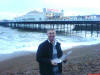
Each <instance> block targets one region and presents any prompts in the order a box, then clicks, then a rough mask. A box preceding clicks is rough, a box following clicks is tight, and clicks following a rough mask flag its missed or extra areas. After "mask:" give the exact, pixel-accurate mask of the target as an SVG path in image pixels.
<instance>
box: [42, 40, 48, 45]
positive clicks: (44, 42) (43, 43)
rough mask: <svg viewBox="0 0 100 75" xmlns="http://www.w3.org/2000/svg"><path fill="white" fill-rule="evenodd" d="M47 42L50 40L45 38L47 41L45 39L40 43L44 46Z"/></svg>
mask: <svg viewBox="0 0 100 75" xmlns="http://www.w3.org/2000/svg"><path fill="white" fill-rule="evenodd" d="M46 44H48V40H45V41H43V42H42V43H40V46H44V45H46Z"/></svg>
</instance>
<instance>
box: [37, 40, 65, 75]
mask: <svg viewBox="0 0 100 75" xmlns="http://www.w3.org/2000/svg"><path fill="white" fill-rule="evenodd" d="M56 49H57V56H58V58H59V57H61V56H62V54H63V53H62V50H61V46H60V43H59V42H57V44H56ZM52 54H53V45H52V44H51V43H50V42H49V41H48V40H46V41H44V42H43V43H41V44H40V45H39V47H38V50H37V54H36V59H37V61H38V62H39V69H40V74H42V75H54V74H53V65H52V64H51V60H52ZM58 68H59V72H60V73H61V72H62V63H60V64H58Z"/></svg>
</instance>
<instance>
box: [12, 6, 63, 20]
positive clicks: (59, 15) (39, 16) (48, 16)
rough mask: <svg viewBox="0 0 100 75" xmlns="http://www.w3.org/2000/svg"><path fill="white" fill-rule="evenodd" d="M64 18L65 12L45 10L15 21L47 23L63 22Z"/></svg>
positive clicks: (32, 12)
mask: <svg viewBox="0 0 100 75" xmlns="http://www.w3.org/2000/svg"><path fill="white" fill-rule="evenodd" d="M63 16H64V11H63V10H57V9H46V8H44V9H43V12H40V11H36V10H34V11H30V12H28V13H27V14H25V15H24V16H20V17H16V18H15V19H14V20H15V21H47V20H62V19H63Z"/></svg>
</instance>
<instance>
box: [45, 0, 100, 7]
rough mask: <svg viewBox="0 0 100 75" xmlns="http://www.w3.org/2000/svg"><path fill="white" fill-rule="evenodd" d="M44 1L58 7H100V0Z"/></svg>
mask: <svg viewBox="0 0 100 75" xmlns="http://www.w3.org/2000/svg"><path fill="white" fill-rule="evenodd" d="M44 2H45V4H47V5H48V6H49V5H51V6H54V7H56V8H72V7H73V8H81V7H82V8H83V7H84V8H100V4H99V3H100V0H44Z"/></svg>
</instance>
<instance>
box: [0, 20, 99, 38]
mask: <svg viewBox="0 0 100 75" xmlns="http://www.w3.org/2000/svg"><path fill="white" fill-rule="evenodd" d="M0 25H1V26H5V27H11V28H17V29H29V30H37V31H46V30H47V29H51V28H52V29H56V31H57V32H61V33H64V34H69V35H74V34H78V33H79V32H80V33H84V36H85V37H86V36H87V35H88V33H90V36H91V37H93V36H94V33H95V34H96V37H99V35H100V21H33V22H0ZM82 35H83V34H82Z"/></svg>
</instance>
